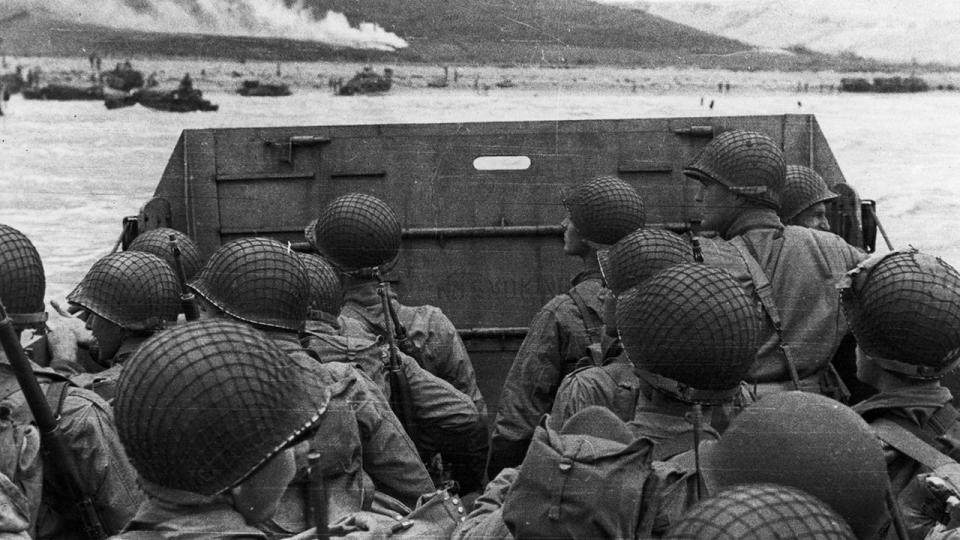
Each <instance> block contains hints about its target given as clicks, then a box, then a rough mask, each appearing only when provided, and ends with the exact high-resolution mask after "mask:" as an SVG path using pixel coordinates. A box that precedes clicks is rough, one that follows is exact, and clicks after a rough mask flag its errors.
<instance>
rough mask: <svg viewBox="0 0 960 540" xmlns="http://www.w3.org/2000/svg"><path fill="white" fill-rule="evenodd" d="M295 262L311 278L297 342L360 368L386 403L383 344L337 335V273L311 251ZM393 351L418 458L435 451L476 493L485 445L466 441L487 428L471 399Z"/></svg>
mask: <svg viewBox="0 0 960 540" xmlns="http://www.w3.org/2000/svg"><path fill="white" fill-rule="evenodd" d="M300 260H301V261H302V262H303V263H304V266H305V267H306V269H307V274H308V275H309V277H310V290H311V293H310V299H311V301H310V310H309V311H308V316H307V323H306V331H305V333H304V335H303V337H302V340H301V341H302V342H303V343H304V345H305V346H306V348H307V349H310V350H312V351H313V352H315V353H316V354H317V355H318V356H319V358H320V359H321V361H323V362H342V363H345V364H350V365H354V366H357V367H359V368H360V369H361V370H362V371H363V372H364V373H366V374H367V375H368V376H369V377H370V379H372V380H373V381H374V382H376V383H377V386H379V387H380V390H381V391H383V393H384V395H385V396H386V397H387V399H390V393H391V389H390V384H389V382H388V381H387V376H388V375H387V371H388V366H389V364H390V351H389V350H388V345H386V344H384V343H383V339H382V338H381V337H380V336H375V335H373V334H367V337H366V338H364V337H359V336H357V335H340V327H339V323H338V317H339V313H340V304H341V302H342V300H343V290H342V288H341V285H340V277H339V275H338V274H337V271H336V270H335V269H334V268H333V267H332V266H331V265H330V264H328V263H327V262H326V261H325V260H323V258H322V257H320V256H319V255H316V254H313V253H301V254H300ZM394 352H395V354H397V355H398V357H399V360H400V364H401V366H402V375H403V377H404V380H405V381H406V384H407V385H408V386H409V389H410V392H409V395H410V398H411V399H412V403H411V404H410V410H411V411H412V412H413V415H414V418H412V420H413V422H414V423H415V424H416V430H415V431H414V433H411V434H410V436H411V438H412V439H413V441H414V443H416V445H417V448H418V449H419V450H420V455H421V456H433V455H435V454H437V453H438V452H439V453H440V455H441V456H442V457H443V459H444V464H445V465H447V464H448V465H449V466H450V468H451V471H450V474H451V477H452V479H453V480H455V481H456V482H457V483H458V484H459V488H460V492H461V493H468V492H471V491H478V490H480V488H481V481H482V480H483V467H484V464H485V460H486V457H487V454H486V447H485V446H484V447H482V448H479V449H475V448H471V447H470V440H471V439H470V437H471V433H472V432H473V431H474V430H479V431H480V432H481V433H482V435H483V437H484V438H485V437H486V426H485V424H484V423H482V422H480V417H479V416H480V415H479V412H478V411H477V408H476V407H475V406H474V404H473V400H471V399H470V398H469V397H468V396H467V395H466V394H464V393H462V392H460V391H458V390H457V389H456V388H454V387H453V386H452V385H450V383H448V382H446V381H444V380H443V379H440V378H439V377H437V376H435V375H432V374H431V373H430V372H428V371H427V370H425V369H423V368H422V367H420V365H419V364H417V362H416V360H414V359H413V358H410V357H409V356H407V355H406V354H404V353H402V352H400V351H394ZM471 450H472V451H471Z"/></svg>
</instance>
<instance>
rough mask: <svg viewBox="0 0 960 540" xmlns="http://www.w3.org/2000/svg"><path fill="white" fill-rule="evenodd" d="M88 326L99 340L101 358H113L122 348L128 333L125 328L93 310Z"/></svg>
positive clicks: (88, 319) (97, 340) (94, 337)
mask: <svg viewBox="0 0 960 540" xmlns="http://www.w3.org/2000/svg"><path fill="white" fill-rule="evenodd" d="M86 327H87V330H90V333H92V334H93V339H94V340H96V342H97V347H98V348H99V350H100V360H110V359H112V358H113V357H114V355H116V354H117V350H119V349H120V345H121V344H122V343H123V338H124V337H125V335H126V332H125V331H124V330H123V328H121V327H120V326H117V325H116V324H113V323H112V322H110V321H108V320H106V319H104V318H103V317H100V316H99V315H97V314H95V313H92V312H91V313H90V315H89V317H87V323H86Z"/></svg>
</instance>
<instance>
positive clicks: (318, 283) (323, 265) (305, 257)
mask: <svg viewBox="0 0 960 540" xmlns="http://www.w3.org/2000/svg"><path fill="white" fill-rule="evenodd" d="M299 255H300V260H301V261H302V262H303V265H304V267H305V268H306V269H307V276H308V277H309V278H310V311H309V313H308V318H310V319H314V320H319V319H320V314H321V313H327V314H329V315H333V316H336V315H339V314H340V306H341V305H342V304H343V286H342V285H341V284H340V276H339V275H338V274H337V271H336V270H335V269H334V268H333V267H332V266H330V264H329V263H327V261H325V260H323V257H321V256H319V255H316V254H313V253H299Z"/></svg>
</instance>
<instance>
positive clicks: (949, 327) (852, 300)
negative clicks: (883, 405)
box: [840, 249, 960, 379]
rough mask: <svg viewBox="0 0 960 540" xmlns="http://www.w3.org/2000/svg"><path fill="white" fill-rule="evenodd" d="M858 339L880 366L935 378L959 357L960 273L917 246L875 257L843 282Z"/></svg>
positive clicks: (843, 297) (845, 303)
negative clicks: (916, 248) (915, 248)
mask: <svg viewBox="0 0 960 540" xmlns="http://www.w3.org/2000/svg"><path fill="white" fill-rule="evenodd" d="M841 287H842V288H841V293H840V299H841V303H842V305H843V310H844V313H845V314H846V316H847V320H848V321H849V322H850V328H851V330H852V331H853V334H854V336H855V337H856V338H857V344H858V345H859V346H860V348H861V349H863V351H864V352H866V353H867V354H869V355H870V356H872V357H874V360H876V361H877V362H878V363H879V364H880V366H881V367H883V368H884V369H889V370H891V371H895V372H898V373H903V374H905V375H908V376H911V377H915V378H921V379H935V378H938V377H940V376H942V375H943V374H945V373H946V372H947V371H949V370H950V369H951V368H952V367H953V366H954V365H956V363H957V361H958V360H960V274H958V273H957V271H956V270H955V269H954V268H953V267H952V266H950V265H949V264H947V263H945V262H943V261H942V260H941V259H939V258H937V257H934V256H932V255H927V254H925V253H920V252H918V251H916V250H914V249H909V250H904V251H895V252H893V253H888V254H885V255H881V256H876V257H872V258H870V259H868V260H866V261H864V262H863V263H861V264H860V265H859V266H857V267H856V268H855V269H853V270H852V271H851V272H849V273H848V274H847V278H846V279H844V280H843V283H842V284H841Z"/></svg>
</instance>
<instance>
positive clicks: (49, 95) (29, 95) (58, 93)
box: [20, 84, 104, 101]
mask: <svg viewBox="0 0 960 540" xmlns="http://www.w3.org/2000/svg"><path fill="white" fill-rule="evenodd" d="M20 93H21V94H23V98H24V99H52V100H57V101H74V100H89V101H93V100H101V99H103V98H104V93H103V87H102V86H100V85H98V84H95V85H90V86H78V85H74V84H45V85H43V86H31V87H23V88H21V89H20Z"/></svg>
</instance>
